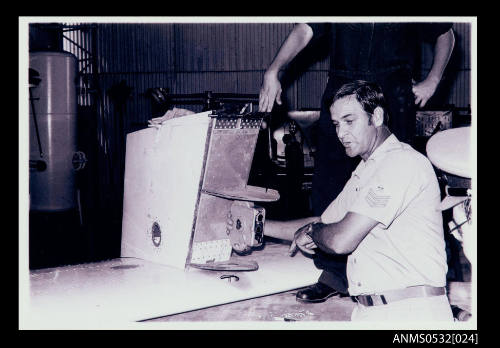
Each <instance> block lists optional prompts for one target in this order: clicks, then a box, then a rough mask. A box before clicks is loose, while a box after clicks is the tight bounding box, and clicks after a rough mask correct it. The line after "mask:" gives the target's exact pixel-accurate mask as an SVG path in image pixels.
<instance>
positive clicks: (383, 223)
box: [264, 81, 453, 321]
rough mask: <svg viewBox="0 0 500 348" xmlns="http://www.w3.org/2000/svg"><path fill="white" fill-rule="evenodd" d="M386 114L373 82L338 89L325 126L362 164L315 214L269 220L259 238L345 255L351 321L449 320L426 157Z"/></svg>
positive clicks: (435, 199) (434, 191)
mask: <svg viewBox="0 0 500 348" xmlns="http://www.w3.org/2000/svg"><path fill="white" fill-rule="evenodd" d="M385 110H386V109H385V100H384V96H383V93H382V91H381V89H380V87H379V86H378V85H376V84H374V83H369V82H366V81H354V82H351V83H347V84H345V85H343V86H342V87H341V88H340V89H339V91H338V92H337V93H336V94H335V96H334V98H333V101H332V103H331V107H330V112H331V118H332V122H333V124H334V126H335V129H336V133H337V136H338V138H339V140H340V141H341V143H342V145H343V146H344V148H345V151H346V153H347V155H348V156H350V157H354V156H360V157H361V159H362V161H361V162H360V163H359V165H358V167H357V168H356V169H355V170H354V172H353V173H352V176H351V178H350V179H349V181H348V182H347V184H346V185H345V187H344V189H343V190H342V192H341V193H340V194H339V195H338V197H337V198H336V199H335V200H334V201H333V202H332V203H331V204H330V205H329V206H328V207H327V208H326V210H325V211H324V212H323V214H322V215H321V216H319V217H310V218H305V219H298V220H291V221H286V222H278V221H270V220H268V221H266V225H265V230H264V234H265V235H268V236H272V237H276V238H281V239H285V240H291V241H292V245H291V247H290V254H291V255H293V254H294V253H295V251H296V250H297V248H298V249H300V250H301V251H302V252H304V253H307V254H315V249H316V248H319V249H321V250H322V252H325V253H329V254H347V255H348V261H347V278H348V286H349V287H348V291H349V295H351V296H353V297H354V298H355V299H356V301H357V302H358V305H357V307H356V308H355V310H354V311H353V313H352V318H351V319H352V320H371V321H375V320H385V321H402V320H405V321H407V320H409V321H419V320H420V321H434V320H437V321H453V315H452V312H451V308H450V304H449V302H448V298H447V296H446V290H445V285H446V271H447V263H446V251H445V242H444V236H443V233H444V232H443V224H442V215H441V212H440V211H439V210H438V206H439V203H440V198H441V197H440V190H439V185H438V182H437V178H436V176H435V173H434V171H433V168H432V165H431V164H430V162H429V161H428V159H427V158H426V157H425V156H423V155H422V154H420V153H419V152H417V151H416V150H414V149H413V148H412V147H411V146H409V145H407V144H405V143H402V142H400V141H398V139H397V138H396V137H395V136H394V135H393V134H391V132H390V131H389V129H388V128H387V127H386V124H387V119H386V118H387V113H386V111H385ZM304 224H305V225H304ZM300 226H302V227H300Z"/></svg>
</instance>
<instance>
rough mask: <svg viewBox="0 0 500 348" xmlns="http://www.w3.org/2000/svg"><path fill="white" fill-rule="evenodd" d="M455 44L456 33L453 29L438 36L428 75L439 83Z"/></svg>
mask: <svg viewBox="0 0 500 348" xmlns="http://www.w3.org/2000/svg"><path fill="white" fill-rule="evenodd" d="M454 46H455V35H454V34H453V30H452V29H450V30H448V31H447V32H446V33H444V34H442V35H440V36H439V37H438V38H437V40H436V45H435V46H434V60H433V62H432V67H431V70H430V71H429V74H428V75H427V78H428V79H431V80H434V81H435V82H437V83H439V81H441V78H442V76H443V73H444V69H445V68H446V65H448V61H449V60H450V57H451V53H452V51H453V47H454Z"/></svg>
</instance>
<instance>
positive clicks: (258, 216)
mask: <svg viewBox="0 0 500 348" xmlns="http://www.w3.org/2000/svg"><path fill="white" fill-rule="evenodd" d="M263 219H264V215H262V214H259V215H257V221H259V222H260V221H262V220H263Z"/></svg>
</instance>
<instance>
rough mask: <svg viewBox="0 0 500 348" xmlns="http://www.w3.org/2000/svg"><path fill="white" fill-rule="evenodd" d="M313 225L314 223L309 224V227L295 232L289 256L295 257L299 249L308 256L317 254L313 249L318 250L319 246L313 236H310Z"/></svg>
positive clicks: (306, 226)
mask: <svg viewBox="0 0 500 348" xmlns="http://www.w3.org/2000/svg"><path fill="white" fill-rule="evenodd" d="M313 224H314V223H313V222H311V223H308V224H307V225H305V226H302V227H301V228H299V229H298V230H297V232H295V236H294V239H293V241H292V245H290V249H289V250H288V255H290V256H293V255H294V254H295V252H296V251H297V248H298V249H300V250H302V251H303V252H305V253H306V254H309V255H313V254H315V251H314V250H313V249H315V248H317V246H316V244H315V243H314V241H313V240H312V238H311V236H310V235H309V234H308V233H310V232H311V231H312V228H313Z"/></svg>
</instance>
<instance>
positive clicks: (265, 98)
mask: <svg viewBox="0 0 500 348" xmlns="http://www.w3.org/2000/svg"><path fill="white" fill-rule="evenodd" d="M281 91H282V90H281V83H280V81H279V80H278V74H277V73H275V72H272V71H271V72H269V71H268V72H266V73H265V74H264V79H263V81H262V86H261V88H260V93H259V111H260V112H271V110H272V109H273V106H274V101H276V103H278V105H281Z"/></svg>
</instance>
